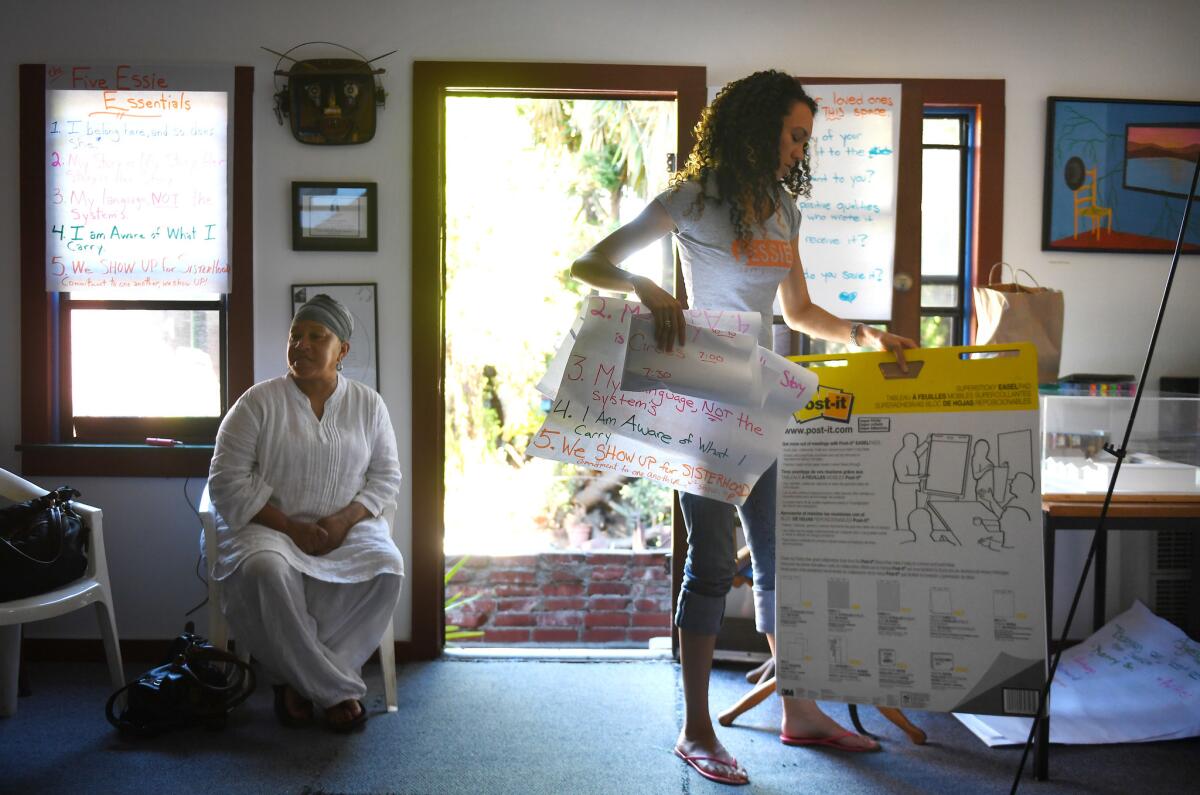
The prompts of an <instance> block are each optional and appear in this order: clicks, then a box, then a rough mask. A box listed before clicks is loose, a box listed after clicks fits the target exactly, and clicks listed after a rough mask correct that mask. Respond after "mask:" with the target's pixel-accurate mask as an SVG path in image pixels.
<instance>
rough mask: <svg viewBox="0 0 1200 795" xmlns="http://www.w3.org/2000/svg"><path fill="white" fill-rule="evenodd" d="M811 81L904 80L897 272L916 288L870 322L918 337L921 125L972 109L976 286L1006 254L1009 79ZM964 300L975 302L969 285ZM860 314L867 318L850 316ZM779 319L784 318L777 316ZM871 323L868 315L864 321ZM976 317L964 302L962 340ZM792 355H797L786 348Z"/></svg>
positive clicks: (972, 268) (809, 80)
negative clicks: (931, 117) (887, 315)
mask: <svg viewBox="0 0 1200 795" xmlns="http://www.w3.org/2000/svg"><path fill="white" fill-rule="evenodd" d="M800 80H801V82H803V83H804V84H805V85H808V84H834V83H847V84H853V83H899V84H900V86H901V99H900V105H901V106H900V151H899V175H898V181H897V186H896V252H895V264H894V272H895V274H896V275H897V276H901V275H906V276H908V277H909V278H910V279H911V282H912V286H911V287H910V288H908V289H907V290H903V291H901V290H897V291H896V292H895V294H894V296H893V302H892V317H891V320H890V321H885V322H873V321H872V322H871V323H870V325H875V326H879V327H881V328H887V329H888V330H890V331H894V332H895V333H897V334H902V335H904V336H906V337H911V338H913V339H917V340H919V339H920V336H921V328H920V317H921V177H922V173H923V168H922V153H923V147H922V143H923V137H922V123H923V120H924V115H925V112H926V111H927V110H931V109H936V108H940V107H944V108H962V109H968V110H971V111H973V113H974V120H973V124H972V129H971V138H972V141H973V142H974V158H973V163H972V165H971V169H970V172H969V175H968V176H969V178H970V195H969V197H968V198H969V201H970V203H971V206H972V207H973V208H974V214H973V216H972V217H971V218H969V219H968V221H969V228H968V231H967V236H968V238H969V241H970V250H969V251H968V252H967V260H966V263H965V264H964V276H969V281H967V282H966V283H968V284H978V283H979V281H980V278H981V276H980V274H981V273H984V274H985V275H986V270H987V268H989V267H990V266H991V265H992V263H995V262H1000V261H1001V260H1003V259H1004V255H1003V245H1004V141H1005V130H1004V126H1005V107H1004V94H1005V81H1004V80H997V79H961V80H960V79H955V78H895V77H891V78H888V77H830V76H819V77H808V76H805V77H801V78H800ZM963 301H964V302H969V301H970V291H969V290H964V294H963ZM848 319H849V320H862V318H848ZM775 322H776V323H782V322H783V319H782V318H781V317H778V316H776V319H775ZM864 322H866V321H864ZM975 326H976V324H975V317H974V314H973V313H970V311H969V306H968V307H967V308H966V318H965V319H964V324H963V327H964V334H963V336H962V337H960V339H965V340H966V341H968V342H971V341H973V340H974V338H975ZM792 346H793V350H794V352H795V353H805V354H806V353H810V352H811V349H812V345H811V341H810V340H809V339H808V338H807V337H806V336H804V335H801V334H799V333H798V332H792ZM789 355H794V354H789Z"/></svg>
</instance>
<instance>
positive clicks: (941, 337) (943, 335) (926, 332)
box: [921, 315, 954, 348]
mask: <svg viewBox="0 0 1200 795" xmlns="http://www.w3.org/2000/svg"><path fill="white" fill-rule="evenodd" d="M953 333H954V323H953V322H952V321H951V319H950V318H948V317H941V316H936V315H927V316H925V317H922V318H921V347H922V348H944V347H946V346H947V345H953V344H954V343H953V342H952V341H951V339H950V335H951V334H953Z"/></svg>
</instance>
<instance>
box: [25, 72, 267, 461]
mask: <svg viewBox="0 0 1200 795" xmlns="http://www.w3.org/2000/svg"><path fill="white" fill-rule="evenodd" d="M78 69H86V70H90V72H89V74H88V76H87V79H88V83H87V85H88V86H89V87H91V86H97V85H98V84H97V82H96V81H98V80H100V79H105V80H107V85H105V84H103V83H101V84H99V87H101V88H105V89H109V88H111V87H112V86H113V85H116V86H117V90H106V91H105V92H103V93H104V94H105V97H104V106H103V111H101V112H92V113H88V114H77V115H81V116H83V117H84V118H82V120H81V122H80V123H79V124H78V125H76V126H74V127H73V131H74V132H73V133H72V134H77V133H80V132H83V131H84V130H85V129H86V131H87V134H89V135H90V134H98V135H100V136H106V137H107V138H106V139H107V140H112V141H115V140H117V139H118V138H123V139H124V140H125V141H126V145H128V141H129V140H130V139H131V138H134V136H135V134H136V135H140V136H145V137H146V139H147V143H146V144H145V145H144V147H145V149H144V151H145V152H147V153H149V152H151V151H152V147H153V146H154V145H155V144H156V143H161V141H155V140H154V137H155V136H158V137H161V138H163V139H165V138H167V137H169V136H171V135H173V134H176V133H175V132H174V130H173V129H171V128H169V124H168V121H167V119H168V116H167V114H160V116H161V118H162V122H161V125H159V123H158V122H157V121H155V119H156V118H158V116H155V113H156V112H157V111H159V110H161V108H160V107H157V106H155V105H154V104H153V102H152V101H151V100H150V99H147V98H143V97H139V95H138V93H137V92H136V90H135V87H133V86H131V85H124V86H123V85H122V84H121V81H122V80H124V81H125V82H126V83H130V82H131V81H132V80H133V78H134V77H136V78H138V79H146V75H144V74H134V73H135V72H136V70H130V68H129V67H127V66H126V67H121V66H118V67H112V68H109V69H107V70H105V69H103V68H93V67H75V68H74V69H57V68H56V67H47V66H45V65H40V64H29V65H23V66H22V67H21V74H20V81H21V82H20V113H21V132H20V135H21V142H20V146H21V230H22V231H21V293H22V321H21V349H22V362H21V381H22V412H21V413H22V416H21V424H22V429H21V439H22V441H21V444H20V445H19V446H18V449H20V450H21V452H22V457H23V467H22V468H23V470H24V471H25V472H26V473H27V474H60V473H61V474H81V475H143V476H146V475H150V476H182V475H202V474H205V473H207V470H208V460H209V458H210V457H211V454H212V444H213V442H214V440H215V437H216V430H217V427H218V425H219V423H220V420H221V417H222V416H223V414H224V412H225V410H226V409H227V408H228V407H229V405H230V404H231V403H232V402H233V401H234V400H236V399H237V397H238V396H239V395H240V394H241V393H242V392H243V391H244V390H245V389H246V388H247V387H248V386H249V385H250V384H251V383H252V379H253V361H252V351H251V346H250V345H249V344H247V343H248V341H249V339H250V335H251V328H252V286H253V279H252V273H253V270H252V269H253V263H252V259H251V251H252V246H251V230H250V207H251V180H250V174H251V165H252V164H251V146H250V139H251V127H250V119H251V113H250V105H249V102H250V98H251V96H252V89H253V70H252V69H249V68H241V67H239V68H237V69H236V70H234V75H233V92H232V102H231V103H229V107H230V109H231V118H232V123H231V124H230V125H229V136H230V145H229V146H228V147H227V148H226V147H225V145H224V143H222V144H221V145H220V148H219V151H220V152H226V151H228V152H230V153H231V155H228V159H230V160H232V163H226V162H225V160H226V158H225V157H222V158H220V159H219V160H216V161H213V162H216V163H217V168H220V169H222V171H224V172H225V173H224V174H222V175H221V182H220V184H221V186H222V188H221V190H220V191H219V192H218V197H217V198H218V199H219V203H220V205H222V206H218V207H216V208H209V210H210V212H209V213H208V215H211V216H212V217H213V218H215V219H217V220H216V222H215V223H214V224H213V225H212V226H209V227H207V228H203V223H202V224H201V226H202V228H201V229H200V231H199V233H197V232H196V231H195V230H194V229H193V228H191V227H189V226H188V225H187V224H186V223H184V224H181V225H179V226H178V227H170V228H169V229H164V228H159V227H153V228H154V229H155V231H156V232H157V236H161V237H160V238H159V242H158V244H157V248H159V249H162V250H167V249H170V246H169V245H164V243H165V242H166V241H168V240H170V239H174V240H176V241H180V240H183V239H186V238H187V236H188V235H192V236H196V235H197V234H199V235H200V237H203V236H204V235H205V234H210V235H211V234H213V233H214V230H213V227H216V230H215V231H216V233H217V234H221V235H228V237H222V238H221V244H220V250H221V251H222V252H225V251H228V268H227V270H228V272H229V275H230V277H231V280H232V281H231V285H230V292H228V293H224V292H211V290H213V289H214V288H213V287H212V286H211V285H210V286H208V287H207V288H206V287H205V286H204V282H205V281H206V279H205V278H196V277H189V278H190V279H192V281H191V283H190V287H189V289H188V290H187V291H186V292H184V291H182V290H180V289H173V290H172V292H170V293H164V292H163V291H161V290H153V289H150V288H147V287H145V286H144V285H135V286H122V287H120V288H119V289H118V288H116V287H114V286H113V285H112V281H113V280H115V279H119V278H125V277H122V276H120V275H119V274H120V273H121V272H122V271H120V269H119V268H120V267H128V268H133V269H136V270H134V271H133V273H135V274H137V276H138V279H137V280H138V281H144V279H143V278H142V275H141V274H142V272H143V271H146V270H150V269H152V267H158V269H159V270H160V271H167V272H170V274H169V278H176V276H175V275H174V271H175V266H174V265H172V266H170V267H168V266H165V265H162V266H152V265H151V263H155V262H163V263H165V262H166V261H167V260H166V258H163V259H162V260H161V261H160V260H155V259H151V258H149V255H147V257H148V258H146V259H136V260H135V259H133V258H130V259H128V260H124V261H119V260H100V259H89V257H92V256H93V254H98V252H95V251H92V252H88V251H87V250H86V249H87V248H88V247H87V246H86V245H85V244H84V242H85V241H97V240H98V241H106V240H107V241H111V240H113V238H114V237H115V236H116V235H117V232H118V227H119V231H120V233H121V234H122V235H123V236H126V235H128V236H134V235H138V236H140V235H149V234H150V231H149V230H150V229H151V228H152V227H151V226H150V224H151V221H150V220H149V219H151V218H152V217H153V218H159V217H161V216H154V215H153V212H152V211H151V210H150V209H148V208H149V207H151V206H155V207H163V206H165V205H168V204H169V203H170V202H171V201H177V202H178V204H179V205H180V206H181V207H182V206H185V203H187V202H191V203H194V206H196V207H200V206H202V205H203V204H204V203H205V202H207V201H209V197H206V196H201V195H200V194H201V193H202V191H199V190H197V191H188V190H186V188H187V186H188V178H187V177H186V176H184V174H185V172H186V171H187V168H186V166H187V164H186V163H183V161H180V160H169V159H165V158H164V159H161V160H158V161H156V162H158V163H159V164H160V165H162V166H163V167H164V168H171V167H172V163H174V164H175V165H174V168H176V169H177V171H176V172H172V173H171V174H170V178H169V182H171V183H173V184H175V185H181V186H183V188H184V189H183V190H181V191H180V193H179V195H178V196H177V197H175V198H170V197H168V195H166V194H158V193H147V195H145V196H143V195H141V193H139V191H138V189H137V188H135V187H129V188H126V189H125V190H124V191H123V190H122V185H121V182H122V180H121V179H119V178H114V175H112V174H106V175H105V178H104V179H103V180H95V179H92V181H89V178H88V175H87V169H86V168H84V167H80V162H81V161H83V162H86V156H85V155H81V156H79V158H78V159H77V160H76V161H75V162H74V164H72V163H71V162H69V160H68V157H67V155H66V150H67V149H68V148H69V146H77V143H78V142H73V143H72V144H70V145H69V146H68V145H67V144H66V143H65V138H64V139H61V140H64V144H63V149H64V151H61V152H60V151H56V147H52V146H48V144H47V141H48V135H49V133H50V132H54V133H58V132H65V130H59V129H57V128H53V127H52V126H51V127H50V128H48V124H50V125H53V124H54V121H53V120H51V121H49V122H48V118H49V117H48V115H47V113H48V110H47V109H48V108H56V107H60V103H61V101H62V100H61V96H62V95H63V94H68V93H70V92H66V91H62V90H61V89H64V88H68V87H73V86H70V85H68V84H69V83H70V82H71V81H73V79H74V77H75V70H78ZM156 88H166V86H156ZM171 88H177V86H171ZM51 92H55V93H53V94H52V93H51ZM172 93H178V94H179V95H180V97H183V95H184V94H185V93H186V92H183V91H177V92H166V93H164V92H162V91H159V92H158V98H157V99H155V100H154V101H157V102H167V101H170V100H171V99H172V97H171V96H170V94H172ZM193 96H196V94H195V92H194V93H193ZM188 99H189V101H190V98H188ZM122 100H125V101H124V104H121V103H122ZM135 102H140V103H142V104H134V103H135ZM67 104H70V102H69V101H68V103H67ZM221 105H222V106H224V105H225V101H224V100H221ZM113 108H115V109H116V112H112V113H110V112H107V111H109V110H112V109H113ZM139 112H140V114H141V115H137V114H138V113H139ZM51 115H53V114H51ZM127 117H130V118H127ZM135 118H136V121H135ZM156 125H159V126H158V127H157V129H156ZM64 126H65V125H64ZM175 129H179V128H178V127H176V128H175ZM218 129H223V128H218ZM160 130H161V131H160ZM49 140H52V141H53V140H59V139H55V138H53V137H50V138H49ZM84 140H85V141H86V140H87V139H86V137H85V138H84ZM97 140H100V139H99V138H97ZM223 140H224V139H223V136H222V141H223ZM137 145H138V146H139V147H140V146H143V145H142V144H141V143H140V139H139V143H138V144H137ZM75 151H79V150H78V148H76V149H75ZM138 151H139V152H140V151H142V150H140V149H139V150H138ZM60 165H61V166H62V167H63V171H62V172H58V171H57V170H56V169H57V167H59V166H60ZM72 165H74V166H75V167H76V169H77V171H76V172H74V173H75V176H73V177H68V178H66V180H65V181H63V182H62V183H61V185H64V186H65V184H66V181H69V180H70V179H74V180H75V183H74V184H75V187H76V188H78V193H79V195H82V194H83V193H85V192H90V196H89V199H88V202H89V203H90V204H88V205H85V204H84V203H83V200H82V199H77V198H76V196H73V195H69V194H68V193H62V192H59V190H58V189H59V187H60V177H59V176H58V174H60V173H62V174H67V173H69V172H68V169H70V168H71V167H72ZM48 173H49V174H50V176H48ZM218 173H220V172H218ZM226 175H227V177H228V184H227V185H226V183H225V177H226ZM118 176H119V175H118ZM93 182H94V183H95V184H93ZM48 196H51V199H50V200H49V201H48ZM226 197H229V204H228V208H226V207H225V206H224V204H225V201H226ZM64 202H66V203H70V202H77V204H76V205H74V206H75V207H76V211H75V218H74V219H70V217H69V216H67V215H64V212H63V208H62V206H57V207H56V206H55V205H56V204H57V205H61V204H62V203H64ZM85 206H91V207H94V208H95V209H94V213H83V214H81V213H80V212H79V208H82V207H85ZM187 206H192V205H187ZM190 212H191V211H189V210H186V209H185V210H184V211H182V215H181V216H180V218H181V219H185V220H186V219H188V218H189V217H190V216H189V213H190ZM192 214H194V215H197V216H199V215H203V214H202V213H200V212H198V211H197V212H194V213H192ZM206 217H207V216H206ZM64 218H68V221H67V223H64V222H63V219H64ZM75 224H78V226H76V225H75ZM139 224H140V226H139ZM168 226H169V225H168ZM64 239H66V240H72V239H73V240H78V241H81V242H80V244H79V246H76V247H74V249H73V250H80V249H83V253H80V254H78V255H76V256H78V260H72V259H71V258H66V257H59V256H57V254H58V253H60V252H62V251H63V250H64V249H63V247H62V245H61V244H62V241H63V240H64ZM113 247H114V246H110V248H113ZM172 250H173V249H172ZM51 255H55V256H51ZM114 262H116V263H117V264H116V265H112V263H114ZM47 263H49V268H48V265H47ZM110 266H112V268H113V270H112V271H111V272H112V273H114V274H117V275H114V276H112V277H111V278H106V281H107V282H108V283H106V284H105V287H104V288H103V289H96V288H95V287H92V288H89V287H88V286H87V281H88V280H91V279H92V277H91V276H89V277H80V274H82V273H86V272H87V271H86V269H87V268H91V269H92V270H91V271H90V273H91V274H93V276H94V275H95V274H98V273H101V272H108V271H106V270H105V269H107V268H109V267H110ZM193 267H194V268H196V269H198V268H200V267H201V266H199V265H196V266H193ZM213 267H214V268H215V267H218V263H213ZM179 270H183V268H180V269H179ZM189 272H194V271H189ZM56 273H57V274H59V275H63V274H65V278H63V280H62V281H61V283H60V284H56V285H54V286H55V287H56V288H59V289H62V290H63V292H48V291H47V287H48V283H49V282H51V281H52V280H53V278H54V276H55V274H56ZM72 277H74V278H72ZM177 280H178V281H179V282H180V283H182V282H183V281H184V279H183V278H182V277H181V276H180V277H178V279H177ZM148 437H163V438H170V439H177V440H181V441H183V442H184V445H183V446H180V447H175V448H161V447H148V446H147V445H146V444H145V439H146V438H148Z"/></svg>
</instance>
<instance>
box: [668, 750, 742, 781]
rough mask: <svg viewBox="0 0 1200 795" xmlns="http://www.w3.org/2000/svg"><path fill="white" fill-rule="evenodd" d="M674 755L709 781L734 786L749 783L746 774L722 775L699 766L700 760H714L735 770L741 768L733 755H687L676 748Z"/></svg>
mask: <svg viewBox="0 0 1200 795" xmlns="http://www.w3.org/2000/svg"><path fill="white" fill-rule="evenodd" d="M675 756H677V757H679V758H680V759H682V760H683V761H685V762H687V763H688V764H689V765H691V766H692V769H693V770H695V771H696V772H697V773H699V774H700V775H702V776H704V777H705V778H706V779H708V780H709V781H715V782H717V783H718V784H733V785H735V786H737V785H741V784H749V783H750V777H749V776H747V777H746V778H734V777H733V776H723V775H721V774H720V773H713V772H712V771H710V770H705V769H704V768H702V767H700V765H699V763H700V762H716V763H717V764H718V765H725V767H732V768H734V769H736V770H741V767H742V766H741V765H739V764H738V761H737V760H736V759H734V758H733V757H730V758H729V759H717V758H716V757H715V756H688V755H687V754H685V753H684V752H683V751H680V750H679V749H678V748H676V749H675Z"/></svg>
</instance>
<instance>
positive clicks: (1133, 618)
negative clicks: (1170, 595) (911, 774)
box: [956, 602, 1200, 746]
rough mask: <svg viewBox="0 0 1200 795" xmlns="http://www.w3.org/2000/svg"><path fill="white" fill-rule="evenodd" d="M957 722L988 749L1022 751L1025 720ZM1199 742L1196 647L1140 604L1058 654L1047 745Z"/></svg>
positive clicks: (970, 718)
mask: <svg viewBox="0 0 1200 795" xmlns="http://www.w3.org/2000/svg"><path fill="white" fill-rule="evenodd" d="M956 717H957V718H958V719H959V720H960V721H962V722H963V724H964V725H965V726H966V727H967V728H969V729H970V730H971V731H973V732H975V735H976V736H977V737H979V739H981V740H983V741H984V742H985V743H987V744H988V746H997V745H1016V744H1022V743H1024V742H1025V740H1026V739H1027V738H1028V736H1029V727H1030V725H1031V720H1030V719H1029V718H1008V717H996V716H992V715H964V714H956ZM1197 735H1200V644H1198V643H1196V642H1195V641H1193V640H1190V639H1189V638H1188V636H1187V635H1186V634H1184V632H1183V631H1182V630H1180V629H1179V628H1178V627H1176V626H1175V625H1173V624H1171V623H1169V622H1167V621H1164V620H1163V619H1161V618H1159V617H1158V616H1156V615H1154V614H1153V613H1152V612H1150V610H1149V609H1148V608H1147V607H1146V606H1145V605H1143V604H1142V603H1141V602H1134V604H1133V607H1131V608H1130V609H1129V610H1127V611H1126V612H1124V613H1122V614H1121V615H1119V616H1117V617H1116V618H1114V619H1113V620H1112V621H1110V622H1109V623H1108V624H1106V625H1105V626H1104V627H1103V628H1101V629H1100V630H1099V631H1098V632H1096V634H1094V635H1092V636H1091V637H1090V638H1088V639H1087V640H1086V641H1084V642H1083V643H1081V644H1079V645H1078V646H1073V647H1071V648H1070V649H1067V650H1066V651H1065V652H1063V656H1062V661H1061V662H1060V663H1059V666H1058V671H1057V672H1056V673H1055V675H1054V684H1053V686H1052V687H1051V689H1050V742H1052V743H1068V744H1091V743H1140V742H1152V741H1155V740H1177V739H1180V738H1182V737H1195V736H1197Z"/></svg>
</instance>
